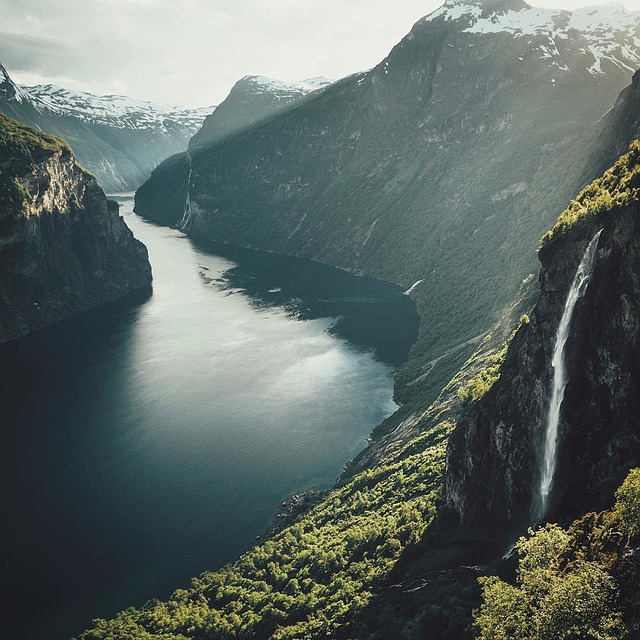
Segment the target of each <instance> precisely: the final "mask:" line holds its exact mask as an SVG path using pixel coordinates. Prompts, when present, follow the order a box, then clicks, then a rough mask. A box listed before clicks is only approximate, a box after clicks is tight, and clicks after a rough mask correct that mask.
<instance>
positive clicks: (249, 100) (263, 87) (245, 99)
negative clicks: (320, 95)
mask: <svg viewBox="0 0 640 640" xmlns="http://www.w3.org/2000/svg"><path fill="white" fill-rule="evenodd" d="M330 84H331V80H328V79H327V78H313V79H310V80H304V81H303V82H297V83H293V84H291V83H287V82H281V81H279V80H273V79H272V78H265V77H264V76H245V77H244V78H242V79H241V80H238V82H236V84H235V85H234V86H233V88H232V89H231V92H230V93H229V95H228V96H227V97H226V98H225V100H224V101H223V102H222V103H220V105H218V107H217V108H216V110H215V111H214V112H213V113H212V114H211V115H208V116H207V118H206V119H205V121H204V123H203V125H202V128H201V129H200V130H199V131H198V132H197V133H196V134H195V135H194V136H193V138H192V139H191V141H190V142H189V150H190V151H195V150H196V149H199V148H201V147H204V146H207V145H210V144H214V143H216V142H219V141H220V140H223V139H224V138H226V137H228V136H231V135H234V134H236V133H239V132H240V131H242V130H244V129H246V128H248V127H249V126H251V125H252V124H254V123H255V122H258V121H260V120H262V119H264V118H266V117H268V116H270V115H271V114H273V113H275V112H276V111H278V110H279V109H282V108H283V107H286V106H288V105H290V104H293V103H294V102H298V101H299V100H301V99H302V98H304V97H305V96H307V95H309V94H310V93H313V92H314V91H318V90H320V89H324V88H325V87H328V86H329V85H330Z"/></svg>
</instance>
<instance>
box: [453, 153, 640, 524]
mask: <svg viewBox="0 0 640 640" xmlns="http://www.w3.org/2000/svg"><path fill="white" fill-rule="evenodd" d="M639 213H640V141H636V142H634V143H633V145H632V146H631V149H630V151H629V153H627V154H626V155H625V156H623V157H622V158H621V159H620V160H619V161H618V162H617V163H616V164H615V165H614V166H613V167H612V168H611V169H610V170H609V171H607V172H606V173H605V174H604V176H603V177H602V178H600V179H598V180H596V181H595V182H594V183H593V184H591V185H589V186H588V187H587V188H586V189H585V190H584V191H583V192H582V194H581V195H580V196H579V197H578V198H577V199H576V200H575V201H572V203H571V206H570V207H569V208H568V209H567V210H566V211H565V212H564V213H563V214H562V215H561V216H560V218H559V220H558V222H557V224H556V226H555V227H554V229H553V231H551V232H549V233H548V234H547V235H546V236H545V239H544V245H543V247H542V249H541V250H540V253H539V257H540V261H541V263H542V269H541V273H540V288H541V295H540V299H539V301H538V303H537V305H536V306H535V308H534V309H533V311H532V313H531V314H530V321H529V322H527V323H525V324H523V325H522V326H521V328H520V330H519V331H518V333H517V334H516V336H515V337H514V339H513V341H512V342H511V345H510V347H509V349H508V351H507V352H506V355H505V358H504V363H503V364H502V365H501V368H500V372H499V374H498V378H497V380H495V383H494V384H493V385H492V386H491V387H490V388H489V389H488V390H487V391H486V395H484V397H482V398H481V399H479V400H478V401H477V402H474V403H471V404H470V406H469V407H468V410H467V412H466V414H465V416H464V417H463V419H462V420H461V421H460V423H459V425H458V427H457V429H456V431H455V432H454V434H453V435H452V437H451V439H450V441H449V451H448V456H447V461H448V462H447V475H446V484H445V487H446V490H445V496H446V503H447V505H448V507H449V508H450V509H452V510H453V511H454V512H455V513H456V514H457V516H458V517H459V519H460V520H461V522H462V523H463V524H464V525H465V526H489V527H491V528H497V529H501V530H504V529H505V528H508V527H513V528H515V529H518V528H520V529H522V528H523V527H526V525H527V524H528V523H530V522H534V521H535V520H537V519H538V518H537V517H536V514H537V513H540V512H539V509H538V507H537V505H538V500H539V491H540V489H539V487H540V482H541V474H542V473H543V472H542V469H543V466H542V465H543V461H544V460H546V459H547V453H546V452H547V451H548V450H547V449H546V447H545V446H544V442H545V434H546V429H547V428H548V424H549V420H550V418H549V415H550V413H549V411H550V410H549V402H550V389H551V388H552V379H554V376H555V373H556V371H557V370H558V364H557V362H556V361H555V360H553V362H554V365H553V366H552V364H551V363H552V359H553V356H554V350H555V348H556V347H555V342H556V335H557V333H558V326H559V323H560V318H561V316H563V310H565V309H566V305H565V303H566V300H567V297H568V292H569V289H570V287H571V286H572V281H573V279H574V275H575V274H576V271H577V269H578V265H579V264H580V262H581V260H583V256H584V255H585V249H586V247H587V245H589V243H590V242H591V241H592V240H593V239H594V238H595V239H596V241H597V245H595V246H597V250H596V253H595V256H594V264H593V272H592V275H591V277H590V280H589V282H588V286H587V287H586V290H584V293H583V296H582V298H580V299H579V300H578V304H577V306H576V309H575V314H574V316H573V319H572V320H571V324H570V333H569V339H568V341H567V343H566V346H565V348H564V350H563V352H562V353H563V354H564V355H563V358H564V365H563V366H564V367H566V376H567V381H566V386H564V387H563V393H564V400H563V401H562V404H561V408H560V411H561V413H560V421H559V424H558V427H559V436H558V449H557V454H556V461H557V462H556V464H557V467H555V471H554V472H553V475H552V479H553V484H552V486H551V489H552V493H551V500H550V502H549V505H548V508H547V509H546V510H545V511H543V512H541V513H540V515H541V516H542V517H543V518H552V519H554V520H555V519H557V518H566V517H571V516H576V515H579V514H580V513H583V512H584V511H585V510H588V509H594V508H596V509H601V508H604V507H606V506H608V505H607V501H608V500H610V496H611V495H612V492H613V490H614V489H615V488H616V487H617V486H618V485H619V484H620V483H621V481H622V480H623V478H624V475H625V474H626V472H627V471H628V470H629V469H630V468H632V467H634V466H638V465H640V430H639V429H638V425H637V420H636V416H637V415H638V411H640V407H639V406H638V398H639V397H640V396H639V395H638V389H640V370H639V368H638V362H640V352H639V349H640V334H639V332H638V326H640V316H639V310H640V281H639V279H638V274H639V273H640V222H639V216H638V214H639ZM600 230H601V234H600V235H598V236H597V234H598V233H599V231H600ZM479 487H485V491H484V492H483V499H482V502H480V501H478V496H477V492H478V488H479Z"/></svg>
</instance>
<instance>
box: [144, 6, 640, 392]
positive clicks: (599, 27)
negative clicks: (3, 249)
mask: <svg viewBox="0 0 640 640" xmlns="http://www.w3.org/2000/svg"><path fill="white" fill-rule="evenodd" d="M639 30H640V26H639V25H638V19H637V15H633V14H626V13H624V11H622V10H620V9H618V10H611V9H604V8H603V9H601V10H592V11H591V12H576V13H573V14H572V13H570V12H563V11H553V10H542V9H534V8H532V7H529V5H527V4H526V3H524V2H521V1H515V0H514V1H512V2H511V1H506V0H500V1H489V0H482V1H480V0H478V1H473V0H469V1H468V2H462V1H455V2H454V1H449V2H447V3H446V4H445V5H444V6H443V7H442V8H441V9H440V10H439V11H437V12H435V13H433V14H432V15H430V16H427V17H426V18H424V19H423V20H421V21H419V22H418V23H417V24H416V25H415V26H414V28H413V29H412V30H411V32H410V33H409V34H408V36H407V37H406V38H405V39H404V40H403V41H402V42H401V43H399V44H398V45H397V46H396V47H395V48H394V50H393V51H392V52H391V53H390V55H389V56H388V57H387V58H386V59H385V60H384V61H383V62H381V63H380V64H379V65H378V66H377V67H375V68H374V69H372V70H371V71H369V72H367V73H362V74H357V75H354V76H352V77H350V78H346V79H344V80H342V81H339V82H337V83H335V84H333V85H332V86H330V87H328V88H326V89H325V90H324V91H322V92H321V93H319V94H318V95H313V96H310V97H308V98H306V99H305V100H303V101H302V102H301V103H297V104H296V105H295V106H294V107H292V108H289V109H286V110H284V112H282V113H277V114H275V115H274V116H272V117H271V118H269V119H268V120H266V121H263V122H261V123H258V124H256V125H254V126H253V127H251V128H249V129H247V130H246V131H243V132H242V133H240V134H238V135H236V136H234V137H231V138H227V139H225V140H222V141H220V142H217V143H215V144H213V145H209V146H204V147H202V148H200V149H197V150H194V151H193V153H192V154H191V160H190V165H189V166H186V162H182V163H181V164H179V165H177V164H176V163H175V162H174V163H173V164H166V165H164V166H162V167H160V168H159V169H158V170H157V172H156V173H155V174H154V176H153V178H152V181H150V183H149V185H147V186H145V187H144V188H143V189H140V190H139V192H138V194H137V197H136V211H138V212H139V213H141V214H143V215H145V216H149V217H150V218H153V219H156V220H159V221H162V222H164V223H167V224H171V225H174V226H178V227H180V228H182V229H184V230H185V231H186V232H187V233H188V234H190V235H192V236H194V237H202V238H209V239H215V240H219V241H223V242H229V243H232V244H237V245H243V246H251V247H255V248H260V249H266V250H270V251H276V252H282V253H287V254H292V255H301V256H305V257H308V258H312V259H316V260H320V261H324V262H327V263H330V264H333V265H335V266H338V267H342V268H345V269H348V270H350V271H352V272H355V273H365V274H368V275H373V276H376V277H381V278H384V279H387V280H391V281H394V282H399V283H402V284H403V285H405V286H406V287H407V288H409V287H410V286H411V285H413V284H414V283H416V282H418V281H420V282H421V284H420V285H419V286H417V287H416V288H415V289H414V291H413V294H412V295H413V296H414V298H415V299H416V301H417V304H418V308H419V312H420V315H421V318H422V324H421V329H420V336H419V339H418V344H417V345H416V348H415V349H414V352H413V357H412V360H411V362H410V363H409V365H407V366H406V367H405V368H404V370H403V371H401V372H400V374H399V376H398V381H399V385H398V399H399V400H400V401H401V402H403V403H407V402H409V401H410V400H411V398H414V397H420V398H422V399H423V400H424V402H426V403H427V404H428V402H429V401H430V400H432V399H433V398H434V396H435V395H436V394H437V393H438V392H439V390H440V389H441V388H442V386H443V384H444V383H445V382H446V381H447V380H448V379H449V378H450V377H451V375H452V374H453V373H454V371H455V370H456V369H457V368H458V367H459V366H460V364H461V360H462V361H464V359H465V358H466V357H467V356H468V355H469V354H470V352H471V351H472V350H473V348H474V346H475V345H474V344H473V340H474V339H475V338H477V337H478V336H479V335H481V334H482V333H483V332H484V331H486V330H487V329H488V328H489V327H490V325H491V324H492V323H493V321H494V320H495V317H496V315H497V314H498V313H499V312H501V311H502V309H503V308H504V306H505V305H506V304H507V303H508V301H509V300H510V299H512V297H513V295H514V293H515V291H516V290H517V287H518V284H519V282H520V281H521V280H522V278H523V277H524V276H526V275H527V273H529V272H530V271H531V270H532V269H533V268H535V264H534V260H533V259H532V256H533V255H534V254H533V250H534V249H535V245H536V242H537V240H538V238H539V237H540V235H542V233H544V231H545V230H546V229H547V228H549V226H550V225H551V224H552V223H553V220H554V219H555V217H556V216H557V214H558V212H559V211H561V210H562V208H563V207H564V205H565V203H566V202H567V201H568V200H569V199H570V198H571V197H572V196H573V195H575V193H577V192H578V191H579V190H580V188H581V187H582V186H583V185H584V184H585V183H586V182H588V181H589V180H590V179H592V178H593V177H595V174H593V175H592V174H591V173H590V171H591V168H590V167H588V166H585V165H586V157H587V155H588V154H587V153H586V152H585V148H586V147H587V146H588V142H587V141H588V139H589V137H590V135H591V131H592V129H593V127H594V125H595V123H596V122H597V121H598V120H599V119H600V118H601V117H602V116H603V114H605V112H607V111H608V110H609V109H610V108H611V106H612V105H613V102H614V97H615V96H616V95H618V93H619V92H620V91H621V90H622V89H623V88H624V87H625V86H627V85H628V83H629V81H630V79H631V76H632V70H633V67H634V65H637V64H638V62H639V61H640V49H639V48H638V43H640V31H639ZM610 153H611V152H610ZM614 159H615V157H614V156H611V157H610V158H609V161H610V162H611V161H613V160H614ZM185 178H186V180H185ZM157 184H164V185H165V189H167V190H169V189H170V190H171V191H172V192H173V193H175V194H179V195H177V196H176V197H175V198H173V199H171V200H170V201H167V199H166V198H165V197H164V195H158V194H157V190H156V189H155V188H154V187H153V185H157ZM147 187H148V188H147ZM470 341H471V342H470ZM469 344H471V345H472V346H471V347H469V346H465V345H469ZM475 344H477V342H476V343H475Z"/></svg>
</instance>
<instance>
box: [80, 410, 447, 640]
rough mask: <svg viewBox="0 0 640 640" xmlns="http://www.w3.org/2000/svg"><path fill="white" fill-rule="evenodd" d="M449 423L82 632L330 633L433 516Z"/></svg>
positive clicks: (112, 635)
mask: <svg viewBox="0 0 640 640" xmlns="http://www.w3.org/2000/svg"><path fill="white" fill-rule="evenodd" d="M451 429H452V424H451V423H449V422H443V423H440V424H439V425H437V426H436V427H435V428H434V429H432V430H431V431H430V432H429V433H428V434H424V435H422V436H420V437H419V438H417V439H416V440H414V441H413V442H411V443H410V444H409V445H408V446H407V447H406V448H405V449H403V450H402V451H400V452H399V453H398V455H397V457H396V458H395V459H394V460H391V461H388V462H386V463H384V464H382V465H380V466H378V467H376V468H375V469H372V470H368V471H365V472H363V473H361V474H360V475H358V476H356V477H355V478H354V479H353V480H351V481H350V482H349V483H348V484H346V485H345V486H343V487H341V488H339V489H336V490H335V491H333V492H332V493H330V494H329V495H328V497H327V498H326V499H325V500H323V501H322V502H321V503H320V504H319V505H318V506H316V507H314V508H313V509H312V510H311V511H309V512H308V513H307V514H305V515H303V516H302V517H301V518H300V519H299V520H298V521H297V522H296V523H294V524H293V525H291V526H289V527H287V528H286V529H284V530H283V531H281V532H279V533H277V534H276V535H275V536H274V537H273V538H271V539H269V540H267V541H266V542H264V543H263V544H260V545H259V546H257V547H255V548H253V549H251V550H250V551H248V552H247V553H246V554H245V555H243V556H242V557H241V558H240V559H239V560H238V561H237V562H236V563H235V564H234V565H231V566H227V567H225V568H224V569H222V570H220V571H217V572H213V573H204V574H203V575H202V576H200V577H199V578H197V579H195V580H194V581H193V584H192V586H191V588H190V589H188V590H179V591H176V592H175V593H174V594H173V596H172V597H171V598H170V600H169V601H168V602H157V601H152V602H150V603H148V604H147V605H145V606H144V607H142V608H140V609H129V610H127V611H125V612H123V613H121V614H120V615H119V616H118V617H117V618H116V619H115V620H112V621H110V622H106V621H104V620H98V621H95V624H94V628H93V629H92V630H90V631H87V632H85V633H84V634H82V636H81V638H82V639H83V640H98V639H104V640H106V639H107V638H109V639H124V638H148V639H151V638H154V639H155V638H174V639H177V638H180V639H182V638H212V637H215V638H216V639H227V638H229V639H231V638H277V639H280V640H283V639H285V638H291V639H293V638H296V639H302V638H317V637H335V636H336V634H337V633H338V631H339V629H340V628H342V627H344V626H345V625H347V624H348V623H349V622H350V620H352V619H353V617H354V616H355V615H357V614H358V613H359V612H361V611H363V609H364V608H365V607H366V605H367V604H368V603H369V602H370V600H371V599H372V597H373V591H374V588H375V586H376V584H377V583H378V582H379V581H380V580H381V579H382V578H384V577H386V576H387V575H388V574H389V572H390V571H391V569H392V568H393V566H394V564H395V563H396V562H397V560H398V559H399V557H400V555H401V554H402V552H403V551H404V550H405V549H406V548H407V547H408V546H410V545H413V544H415V543H417V542H418V541H419V540H420V538H421V537H422V535H423V533H424V531H425V529H426V528H427V526H428V525H429V524H430V523H431V522H432V520H433V518H434V516H435V511H436V500H437V499H438V496H439V495H440V489H441V481H442V473H443V469H444V458H445V446H446V439H447V436H448V435H449V433H450V431H451Z"/></svg>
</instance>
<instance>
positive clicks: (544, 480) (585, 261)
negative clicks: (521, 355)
mask: <svg viewBox="0 0 640 640" xmlns="http://www.w3.org/2000/svg"><path fill="white" fill-rule="evenodd" d="M601 233H602V229H600V231H598V233H596V235H595V236H594V238H593V240H591V242H590V243H589V246H588V247H587V250H586V251H585V253H584V256H583V257H582V262H581V263H580V266H579V267H578V271H577V272H576V275H575V277H574V279H573V283H572V284H571V289H570V290H569V295H568V297H567V301H566V303H565V305H564V312H563V313H562V318H561V319H560V325H559V326H558V333H557V335H556V343H555V346H554V348H553V359H552V361H551V365H552V367H553V383H552V387H551V403H550V404H549V413H548V415H547V429H546V433H545V440H544V457H543V460H542V469H541V473H540V485H539V487H538V496H537V500H536V502H535V504H534V508H533V514H532V515H533V522H534V523H535V524H537V523H539V522H541V521H542V520H543V518H544V517H545V515H546V514H547V509H548V508H549V498H550V496H551V489H552V488H553V479H554V476H555V472H556V466H557V456H558V435H559V433H558V431H559V429H558V428H559V426H560V411H561V409H562V401H563V400H564V392H565V389H566V386H567V369H566V366H565V359H564V348H565V345H566V343H567V338H568V337H569V330H570V328H571V319H572V318H573V312H574V310H575V308H576V303H577V302H578V300H580V298H582V296H583V295H584V293H585V291H586V290H587V287H588V286H589V281H590V280H591V274H592V273H593V266H594V263H595V257H596V250H597V248H598V241H599V240H600V234H601Z"/></svg>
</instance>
